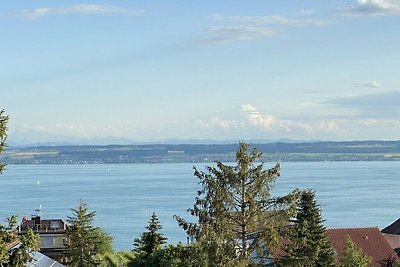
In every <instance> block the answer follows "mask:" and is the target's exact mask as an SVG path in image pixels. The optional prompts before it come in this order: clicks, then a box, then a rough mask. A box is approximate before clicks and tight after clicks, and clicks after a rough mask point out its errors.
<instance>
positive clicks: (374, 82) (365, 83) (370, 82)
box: [353, 81, 382, 88]
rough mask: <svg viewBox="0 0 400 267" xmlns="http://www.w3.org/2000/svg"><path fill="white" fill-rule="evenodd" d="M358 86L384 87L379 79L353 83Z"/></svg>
mask: <svg viewBox="0 0 400 267" xmlns="http://www.w3.org/2000/svg"><path fill="white" fill-rule="evenodd" d="M353 85H354V86H357V87H369V88H379V87H382V84H381V83H380V82H378V81H365V82H356V83H354V84H353Z"/></svg>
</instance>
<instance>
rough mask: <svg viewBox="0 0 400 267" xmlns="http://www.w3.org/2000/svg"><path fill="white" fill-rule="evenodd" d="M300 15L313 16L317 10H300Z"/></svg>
mask: <svg viewBox="0 0 400 267" xmlns="http://www.w3.org/2000/svg"><path fill="white" fill-rule="evenodd" d="M300 13H301V14H304V15H311V14H314V13H315V10H314V9H302V10H300Z"/></svg>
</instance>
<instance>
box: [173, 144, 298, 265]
mask: <svg viewBox="0 0 400 267" xmlns="http://www.w3.org/2000/svg"><path fill="white" fill-rule="evenodd" d="M248 149H249V145H248V144H245V143H243V142H241V143H240V144H239V148H238V151H237V153H236V166H232V165H225V164H223V163H222V162H216V166H215V167H207V172H201V171H198V170H197V169H196V168H195V171H194V175H195V176H196V177H197V178H198V179H199V184H200V185H201V186H202V189H201V190H199V191H198V192H197V197H196V198H195V204H194V207H193V208H190V209H188V211H189V212H190V214H191V215H193V216H195V217H197V218H198V222H197V223H192V222H189V221H187V220H185V219H183V218H182V217H180V216H175V217H176V219H177V221H178V223H179V225H180V226H181V227H182V228H183V229H184V230H185V231H186V232H187V234H188V235H189V236H193V237H194V238H195V239H196V241H197V242H198V243H200V247H201V248H202V249H203V250H204V254H205V255H206V257H207V259H206V260H207V261H208V262H209V265H210V266H251V265H256V264H259V265H262V264H265V263H266V262H268V261H269V260H270V259H269V255H268V249H267V248H269V249H270V250H272V249H273V248H274V247H276V246H277V244H278V243H279V241H280V239H281V234H282V232H281V230H283V229H284V228H285V227H286V226H287V224H288V220H289V218H290V217H291V216H293V214H294V211H295V206H296V201H295V199H296V197H297V194H296V192H293V193H292V194H289V195H287V196H284V197H273V196H272V194H271V191H272V187H273V183H274V182H275V180H276V178H277V177H278V176H279V171H280V166H279V164H277V165H276V166H274V167H272V168H270V169H266V170H265V169H264V167H263V163H261V162H260V163H257V162H258V161H260V160H261V159H262V154H261V153H260V152H259V151H258V150H257V149H253V150H252V151H251V152H248Z"/></svg>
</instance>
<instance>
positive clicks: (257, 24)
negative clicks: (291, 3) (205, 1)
mask: <svg viewBox="0 0 400 267" xmlns="http://www.w3.org/2000/svg"><path fill="white" fill-rule="evenodd" d="M212 18H213V19H214V20H216V21H219V22H221V23H223V24H226V25H220V26H214V27H210V28H208V29H207V32H208V34H209V35H210V36H209V37H208V38H204V39H202V40H200V41H198V42H197V43H200V44H225V43H231V42H239V41H254V40H260V39H265V38H268V37H276V36H286V34H284V32H285V30H286V29H287V28H289V27H302V26H322V25H326V24H328V23H329V21H328V20H325V19H310V18H306V19H293V18H289V17H286V16H281V15H269V16H223V15H220V14H213V15H212Z"/></svg>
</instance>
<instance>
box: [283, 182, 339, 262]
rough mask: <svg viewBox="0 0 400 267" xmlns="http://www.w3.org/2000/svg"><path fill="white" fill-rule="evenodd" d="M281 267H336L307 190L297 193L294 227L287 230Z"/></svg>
mask: <svg viewBox="0 0 400 267" xmlns="http://www.w3.org/2000/svg"><path fill="white" fill-rule="evenodd" d="M285 254H286V256H285V257H283V259H282V260H281V263H280V264H281V265H283V266H302V267H307V266H309V267H314V266H315V267H318V266H321V267H322V266H324V267H329V266H336V262H335V256H334V253H333V248H332V246H331V244H330V242H329V240H328V236H327V234H326V228H325V227H324V225H323V220H322V218H321V211H320V209H319V206H318V204H317V202H316V200H315V193H314V192H313V191H311V190H306V191H302V192H301V193H300V198H299V205H298V211H297V214H296V219H295V221H294V225H293V226H292V227H291V229H290V230H289V241H288V245H287V247H286V249H285Z"/></svg>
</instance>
